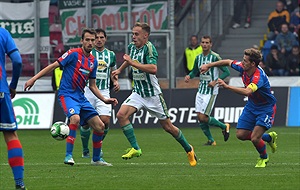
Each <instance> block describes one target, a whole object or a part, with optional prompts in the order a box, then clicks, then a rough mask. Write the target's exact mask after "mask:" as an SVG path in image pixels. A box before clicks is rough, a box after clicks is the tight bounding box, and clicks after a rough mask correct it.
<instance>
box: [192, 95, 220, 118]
mask: <svg viewBox="0 0 300 190" xmlns="http://www.w3.org/2000/svg"><path fill="white" fill-rule="evenodd" d="M216 98H217V94H213V95H211V94H200V93H199V92H197V94H196V99H195V110H196V112H199V113H202V114H205V115H208V116H209V115H210V114H211V112H212V109H213V107H214V105H215V101H216Z"/></svg>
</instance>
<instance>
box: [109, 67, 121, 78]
mask: <svg viewBox="0 0 300 190" xmlns="http://www.w3.org/2000/svg"><path fill="white" fill-rule="evenodd" d="M120 73H121V72H120V70H119V69H116V70H114V71H112V72H111V76H112V77H113V78H114V79H116V80H117V79H118V78H117V76H118V75H119V74H120Z"/></svg>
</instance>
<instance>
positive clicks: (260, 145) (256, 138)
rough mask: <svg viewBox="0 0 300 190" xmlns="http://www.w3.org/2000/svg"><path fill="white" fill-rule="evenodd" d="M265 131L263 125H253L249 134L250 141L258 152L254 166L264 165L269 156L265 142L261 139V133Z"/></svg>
mask: <svg viewBox="0 0 300 190" xmlns="http://www.w3.org/2000/svg"><path fill="white" fill-rule="evenodd" d="M265 132H266V128H265V127H261V126H255V127H254V130H253V132H252V135H251V142H252V143H253V145H254V146H255V148H256V150H257V152H258V153H259V159H258V162H257V164H256V166H255V167H266V164H267V162H268V161H269V157H268V154H267V149H266V144H265V142H264V141H263V140H262V135H263V134H264V133H265Z"/></svg>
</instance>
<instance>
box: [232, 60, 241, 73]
mask: <svg viewBox="0 0 300 190" xmlns="http://www.w3.org/2000/svg"><path fill="white" fill-rule="evenodd" d="M231 68H233V69H234V70H236V71H238V72H240V73H243V72H244V68H243V65H242V62H240V61H237V60H234V61H233V62H232V63H231Z"/></svg>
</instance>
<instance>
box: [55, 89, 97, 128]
mask: <svg viewBox="0 0 300 190" xmlns="http://www.w3.org/2000/svg"><path fill="white" fill-rule="evenodd" d="M58 102H59V104H60V106H61V107H62V109H63V111H64V113H65V115H66V116H67V117H68V118H70V117H71V116H72V115H75V114H76V115H79V117H80V125H86V124H87V121H88V120H89V119H91V118H92V117H94V116H96V115H98V113H97V112H96V110H95V108H93V106H92V105H91V103H90V102H89V101H88V100H87V99H86V97H85V96H82V97H81V98H80V99H76V98H74V97H71V96H64V95H61V96H59V97H58Z"/></svg>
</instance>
